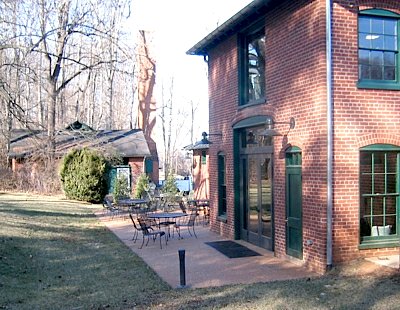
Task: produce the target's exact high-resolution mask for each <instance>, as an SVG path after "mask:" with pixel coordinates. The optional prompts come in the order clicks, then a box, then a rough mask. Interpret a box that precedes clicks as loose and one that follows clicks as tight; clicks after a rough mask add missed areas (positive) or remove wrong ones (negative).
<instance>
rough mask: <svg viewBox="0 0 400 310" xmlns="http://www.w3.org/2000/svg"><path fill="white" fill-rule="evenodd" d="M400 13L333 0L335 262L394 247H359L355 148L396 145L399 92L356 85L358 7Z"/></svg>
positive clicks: (385, 4) (385, 5) (398, 5)
mask: <svg viewBox="0 0 400 310" xmlns="http://www.w3.org/2000/svg"><path fill="white" fill-rule="evenodd" d="M370 8H381V9H388V10H392V11H394V12H397V13H399V14H400V2H399V1H393V0H392V1H385V0H380V1H361V0H360V1H335V5H334V11H333V18H334V20H333V33H334V34H333V51H334V59H333V60H334V67H333V72H335V78H334V81H333V84H334V90H333V93H334V122H335V130H334V136H335V138H334V150H335V158H334V218H333V227H334V235H333V245H334V251H333V254H334V262H343V261H347V260H349V259H354V258H358V257H364V256H370V255H376V254H377V253H398V249H393V248H389V249H372V250H359V249H358V245H359V199H360V198H359V185H358V184H359V149H360V148H361V147H363V146H366V145H369V144H374V143H390V144H395V145H400V135H398V134H397V133H398V132H399V130H400V124H399V122H398V118H399V116H400V105H399V103H400V102H399V95H400V93H399V92H398V91H391V90H369V89H358V88H357V80H358V45H357V39H358V34H357V11H358V9H360V10H363V9H370Z"/></svg>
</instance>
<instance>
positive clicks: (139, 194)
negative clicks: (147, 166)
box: [135, 173, 150, 198]
mask: <svg viewBox="0 0 400 310" xmlns="http://www.w3.org/2000/svg"><path fill="white" fill-rule="evenodd" d="M149 182H150V179H149V177H148V175H147V174H145V173H142V174H141V175H139V177H138V178H137V181H136V187H135V197H136V198H143V196H144V194H145V193H146V192H147V191H148V190H149V189H150V186H149Z"/></svg>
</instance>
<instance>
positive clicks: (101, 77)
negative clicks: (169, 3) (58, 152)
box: [0, 0, 134, 154]
mask: <svg viewBox="0 0 400 310" xmlns="http://www.w3.org/2000/svg"><path fill="white" fill-rule="evenodd" d="M129 4H130V1H129V0H126V1H123V0H120V1H103V0H97V1H82V2H80V1H72V0H60V1H55V0H33V1H24V0H20V1H11V0H7V1H3V2H2V3H0V13H1V16H2V17H1V18H0V26H1V28H2V29H4V30H5V31H3V32H2V34H1V35H0V52H1V53H2V55H4V58H3V59H4V61H3V62H2V63H1V67H0V82H1V83H2V85H3V86H4V85H6V87H3V89H6V88H7V89H8V93H9V94H10V95H11V98H12V100H11V101H10V102H11V103H12V105H13V108H11V110H13V109H14V110H15V111H16V110H18V109H19V110H20V111H22V112H23V115H19V117H20V121H23V122H24V127H26V126H27V125H28V124H30V123H31V124H35V126H36V127H39V128H40V127H42V126H43V127H45V128H47V134H48V146H49V151H50V154H53V153H54V145H55V132H56V130H58V129H60V128H63V127H64V126H65V122H67V121H71V120H73V119H76V118H77V117H86V118H87V119H88V120H90V121H91V124H93V123H95V122H96V123H97V124H98V125H99V126H101V125H103V124H105V123H107V124H113V118H114V115H113V106H114V104H113V102H114V101H115V96H114V95H115V90H114V85H115V84H116V83H115V81H116V79H118V81H126V82H131V78H130V77H131V75H132V72H133V70H134V55H133V52H132V51H133V50H134V49H133V48H132V46H130V47H129V46H128V45H126V44H125V41H124V40H123V39H122V38H123V33H122V31H121V30H120V29H121V24H122V21H123V19H124V18H125V17H126V16H128V15H129V14H130V11H129ZM32 16H35V17H37V18H32ZM127 68H128V69H127ZM125 75H129V79H126V78H125V77H124V76H125ZM99 81H100V86H98V85H96V82H99ZM127 87H129V88H131V86H129V85H128V86H127ZM4 91H5V90H4ZM88 91H90V92H92V94H91V95H90V96H87V95H86V92H88ZM5 92H6V91H5ZM103 93H107V96H106V97H108V98H109V100H108V103H109V108H108V109H107V111H106V113H96V112H95V111H93V110H94V109H95V107H96V106H99V105H97V104H95V101H96V100H101V98H102V96H103ZM35 94H36V95H35ZM9 97H10V96H9ZM32 98H37V100H32ZM80 100H84V101H86V102H83V103H81V102H80ZM90 101H91V102H90ZM5 102H6V101H4V99H3V100H2V104H3V105H5V104H6V103H5ZM22 103H24V104H22ZM14 107H18V109H16V108H14ZM84 108H85V109H86V111H85V110H84ZM9 110H10V109H9ZM100 110H101V111H102V112H105V110H104V109H103V107H102V105H101V107H100ZM121 113H123V112H121ZM14 114H16V113H14ZM14 114H12V115H14ZM94 115H99V116H101V117H102V120H95V119H94ZM21 116H22V117H21ZM2 117H4V118H5V119H9V118H10V116H9V115H5V114H4V115H3V116H2ZM13 122H15V118H14V119H12V123H13Z"/></svg>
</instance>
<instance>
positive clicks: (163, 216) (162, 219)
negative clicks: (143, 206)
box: [147, 212, 187, 236]
mask: <svg viewBox="0 0 400 310" xmlns="http://www.w3.org/2000/svg"><path fill="white" fill-rule="evenodd" d="M184 216H187V214H186V213H183V212H158V213H157V212H156V213H151V214H148V215H147V218H149V219H155V220H158V226H160V225H164V226H167V227H168V236H171V234H170V230H169V225H174V224H176V221H171V220H172V219H175V220H176V219H177V218H180V217H184Z"/></svg>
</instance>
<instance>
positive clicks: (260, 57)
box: [247, 36, 265, 101]
mask: <svg viewBox="0 0 400 310" xmlns="http://www.w3.org/2000/svg"><path fill="white" fill-rule="evenodd" d="M264 49H265V36H261V37H257V38H255V39H253V40H251V41H250V42H249V44H248V46H247V55H248V56H247V57H248V88H249V91H248V92H249V101H253V100H258V99H261V98H263V97H264V95H265V91H264V90H265V50H264Z"/></svg>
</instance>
